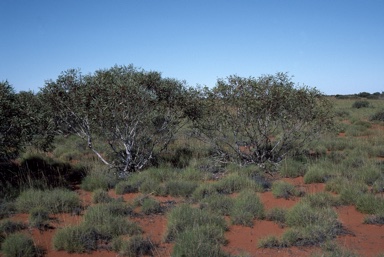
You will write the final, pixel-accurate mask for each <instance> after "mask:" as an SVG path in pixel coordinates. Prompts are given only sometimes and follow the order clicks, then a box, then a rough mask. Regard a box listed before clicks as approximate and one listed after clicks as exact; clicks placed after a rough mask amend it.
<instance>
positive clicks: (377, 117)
mask: <svg viewBox="0 0 384 257" xmlns="http://www.w3.org/2000/svg"><path fill="white" fill-rule="evenodd" d="M370 120H371V121H384V111H383V110H382V111H378V112H376V113H375V114H374V115H372V116H371V119H370Z"/></svg>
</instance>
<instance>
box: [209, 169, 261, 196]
mask: <svg viewBox="0 0 384 257" xmlns="http://www.w3.org/2000/svg"><path fill="white" fill-rule="evenodd" d="M215 187H216V190H217V192H219V193H223V194H232V193H235V192H240V191H241V190H243V189H252V190H256V191H259V192H263V191H264V188H263V187H262V186H261V185H259V184H257V183H256V182H255V181H254V180H252V179H250V178H248V177H246V176H243V175H241V174H239V173H231V174H229V175H228V176H225V177H224V178H222V179H221V180H219V181H218V182H216V183H215Z"/></svg>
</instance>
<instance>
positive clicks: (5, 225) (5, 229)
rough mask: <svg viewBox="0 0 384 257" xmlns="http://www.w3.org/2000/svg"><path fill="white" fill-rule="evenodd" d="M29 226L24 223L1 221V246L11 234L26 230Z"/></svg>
mask: <svg viewBox="0 0 384 257" xmlns="http://www.w3.org/2000/svg"><path fill="white" fill-rule="evenodd" d="M26 227H27V226H26V224H24V223H22V222H17V221H11V220H2V221H0V244H1V242H3V240H4V239H5V238H6V237H7V236H8V235H10V234H12V233H15V232H17V231H20V230H23V229H25V228H26Z"/></svg>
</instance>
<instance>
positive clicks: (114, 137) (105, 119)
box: [41, 65, 193, 172]
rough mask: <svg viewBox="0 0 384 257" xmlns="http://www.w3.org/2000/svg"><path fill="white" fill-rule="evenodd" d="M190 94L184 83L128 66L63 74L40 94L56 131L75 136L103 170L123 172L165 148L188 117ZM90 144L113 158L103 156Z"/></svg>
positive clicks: (147, 162) (140, 165)
mask: <svg viewBox="0 0 384 257" xmlns="http://www.w3.org/2000/svg"><path fill="white" fill-rule="evenodd" d="M191 92H192V90H188V89H187V88H186V86H185V83H184V82H180V81H177V80H175V79H169V78H162V77H161V74H160V73H159V72H152V71H151V72H146V71H144V70H140V69H137V68H135V67H133V65H130V66H114V67H112V68H110V69H107V70H97V71H96V72H94V73H93V74H88V75H85V76H83V75H82V74H81V73H80V72H79V71H78V70H75V69H72V70H68V71H66V72H63V73H62V74H61V75H60V76H59V77H58V78H57V79H56V81H48V82H47V83H46V85H45V87H44V88H43V89H42V90H41V94H42V96H43V97H44V100H45V101H46V103H47V104H48V106H51V107H52V112H53V113H54V114H55V118H56V119H57V120H58V122H59V125H60V128H61V130H63V131H68V132H71V133H75V134H77V135H78V136H80V137H81V138H82V139H83V140H85V142H86V143H87V146H88V147H89V149H90V150H92V151H93V152H94V153H95V154H96V155H97V156H98V158H100V159H101V160H102V161H103V162H104V164H106V165H108V166H109V167H111V168H116V169H117V170H118V171H123V172H131V171H136V170H142V169H143V168H145V167H147V166H149V165H150V162H151V161H152V160H153V158H154V156H155V155H156V154H157V153H159V152H161V151H162V150H164V149H165V148H166V146H167V145H168V144H169V142H170V140H171V139H172V138H173V136H174V134H175V133H176V131H178V130H179V129H180V128H181V127H182V126H184V125H185V123H186V121H187V120H186V119H185V117H187V116H190V115H192V112H189V111H188V110H190V109H191V107H192V106H190V105H191V104H192V101H191V99H192V97H191V96H192V95H193V94H191ZM100 110H103V111H100ZM96 139H103V140H100V141H101V142H104V145H105V146H107V147H109V149H110V151H111V152H112V153H113V154H112V155H109V156H103V155H102V154H101V152H100V149H99V148H98V147H97V146H96V145H95V144H93V141H95V140H96Z"/></svg>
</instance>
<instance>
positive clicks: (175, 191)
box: [165, 180, 198, 197]
mask: <svg viewBox="0 0 384 257" xmlns="http://www.w3.org/2000/svg"><path fill="white" fill-rule="evenodd" d="M197 185H198V184H197V182H193V181H184V180H171V181H168V182H166V183H165V188H166V191H167V193H168V194H169V195H171V196H182V197H188V196H190V195H191V194H192V193H193V192H194V191H195V189H196V188H197Z"/></svg>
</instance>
